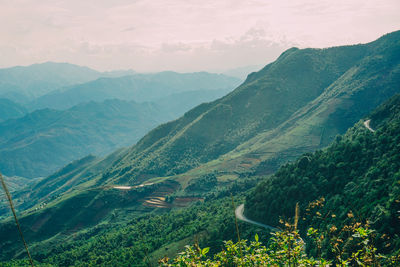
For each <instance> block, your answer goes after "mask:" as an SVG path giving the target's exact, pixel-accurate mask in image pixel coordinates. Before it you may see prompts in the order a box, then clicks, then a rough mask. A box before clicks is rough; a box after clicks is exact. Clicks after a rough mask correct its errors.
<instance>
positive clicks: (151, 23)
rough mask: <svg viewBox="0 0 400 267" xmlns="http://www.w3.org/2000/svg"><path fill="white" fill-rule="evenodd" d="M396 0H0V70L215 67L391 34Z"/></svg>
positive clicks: (399, 8)
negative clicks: (50, 64)
mask: <svg viewBox="0 0 400 267" xmlns="http://www.w3.org/2000/svg"><path fill="white" fill-rule="evenodd" d="M399 14H400V0H385V1H380V0H333V1H331V0H313V1H311V0H65V1H62V0H0V36H1V38H0V59H1V60H0V67H9V66H14V65H28V64H32V63H37V62H44V61H56V62H70V63H74V64H79V65H85V66H89V67H92V68H96V69H99V70H111V69H134V70H137V71H159V70H176V71H198V70H210V71H215V70H224V69H230V68H236V67H240V66H246V65H255V64H266V63H268V62H270V61H272V60H273V59H275V58H276V57H277V56H278V55H279V54H280V53H281V52H282V51H283V50H284V49H286V48H289V47H291V46H298V47H327V46H335V45H343V44H354V43H360V42H361V43H362V42H369V41H372V40H374V39H376V38H378V37H379V36H381V35H383V34H385V33H388V32H391V31H395V30H400V15H399Z"/></svg>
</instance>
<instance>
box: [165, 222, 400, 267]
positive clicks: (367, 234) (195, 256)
mask: <svg viewBox="0 0 400 267" xmlns="http://www.w3.org/2000/svg"><path fill="white" fill-rule="evenodd" d="M374 232H375V231H374V230H371V229H369V225H362V224H361V223H358V222H354V223H352V224H351V225H345V226H344V227H343V229H337V228H336V227H335V226H332V227H331V229H330V231H329V232H322V233H321V232H319V230H317V229H314V228H312V227H310V228H309V229H308V233H307V236H308V237H309V238H308V242H310V243H311V244H309V243H307V244H305V243H304V241H303V239H302V238H301V236H300V234H299V231H298V230H297V229H296V226H295V225H290V224H288V223H286V224H285V227H284V230H282V231H278V232H274V233H272V234H271V235H272V237H271V238H270V240H269V241H268V246H263V245H262V244H261V242H259V237H258V235H257V234H256V235H255V241H251V242H250V244H249V243H248V242H247V241H246V240H242V241H240V242H238V243H234V242H232V241H225V242H224V243H225V246H224V248H223V250H222V251H221V252H219V253H217V254H215V255H214V256H213V257H210V256H208V255H207V253H208V251H209V249H210V248H208V247H207V248H203V249H201V248H200V247H199V245H198V244H197V243H196V244H195V245H194V246H189V245H188V246H186V250H185V251H184V252H181V253H179V256H177V257H176V258H175V259H174V260H170V259H169V258H168V257H164V258H162V259H160V261H159V265H160V266H180V267H182V266H215V267H217V266H299V267H300V266H330V265H331V264H334V265H335V266H398V265H399V264H400V251H398V252H397V253H396V254H394V255H391V256H387V255H383V254H380V253H379V252H378V251H377V248H376V247H375V246H374V241H375V236H374ZM343 234H345V237H341V236H340V235H343ZM321 242H329V243H330V244H332V253H333V254H334V255H335V256H334V258H333V259H332V260H327V259H324V258H323V257H321V255H320V254H317V255H316V256H315V257H313V256H309V255H307V253H306V251H305V249H304V248H305V247H308V248H309V247H315V248H316V249H317V250H318V249H320V248H321V247H320V243H321ZM343 244H346V245H343Z"/></svg>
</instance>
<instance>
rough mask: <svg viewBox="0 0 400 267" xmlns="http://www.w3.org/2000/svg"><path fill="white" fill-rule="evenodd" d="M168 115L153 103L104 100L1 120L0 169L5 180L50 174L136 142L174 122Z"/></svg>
mask: <svg viewBox="0 0 400 267" xmlns="http://www.w3.org/2000/svg"><path fill="white" fill-rule="evenodd" d="M166 113H167V112H163V110H161V109H160V108H159V107H158V106H156V105H154V104H149V103H145V104H138V103H135V102H126V101H121V100H107V101H105V102H103V103H95V102H91V103H87V104H82V105H78V106H76V107H73V108H71V109H69V110H66V111H56V110H50V109H43V110H38V111H35V112H33V113H29V114H28V115H26V116H25V117H22V118H19V119H16V120H8V121H5V122H3V123H0V169H1V170H2V172H3V173H4V174H6V175H8V176H13V175H18V176H23V177H38V176H45V175H49V174H50V173H52V172H54V171H55V170H57V169H58V168H60V167H61V166H63V165H65V164H67V163H68V162H70V161H71V160H74V159H76V158H80V157H83V156H85V155H87V154H89V153H94V154H97V155H99V154H105V153H109V152H111V151H112V150H114V149H116V148H118V147H122V146H126V145H128V144H132V143H134V142H136V141H137V140H138V139H139V138H140V137H142V136H143V135H144V134H145V133H146V132H147V131H148V130H149V129H151V128H152V127H154V126H155V125H157V124H159V123H161V122H163V121H166V120H169V119H171V118H172V117H170V116H168V115H167V114H166Z"/></svg>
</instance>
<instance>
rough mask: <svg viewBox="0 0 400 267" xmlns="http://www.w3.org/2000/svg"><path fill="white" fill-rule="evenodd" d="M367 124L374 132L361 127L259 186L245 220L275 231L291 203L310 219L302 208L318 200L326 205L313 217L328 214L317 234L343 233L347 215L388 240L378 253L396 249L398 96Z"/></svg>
mask: <svg viewBox="0 0 400 267" xmlns="http://www.w3.org/2000/svg"><path fill="white" fill-rule="evenodd" d="M369 118H371V119H372V121H373V127H375V128H376V131H375V132H371V131H369V130H368V129H366V127H365V126H364V125H363V123H362V122H360V123H358V124H356V126H354V127H353V128H351V129H349V130H348V132H347V133H346V135H344V136H343V137H342V136H338V137H337V138H336V140H335V142H334V143H333V144H332V145H330V146H329V147H328V148H327V149H325V150H320V151H316V152H315V153H313V154H305V155H303V156H302V157H301V158H300V159H298V160H297V161H296V162H294V163H290V164H286V165H284V166H282V167H281V168H280V169H279V170H278V171H277V172H276V173H275V174H274V175H273V176H271V177H270V178H268V179H265V181H263V182H261V183H260V184H259V185H258V186H257V187H256V188H255V189H254V190H253V191H252V192H251V193H249V194H248V196H247V199H246V205H245V206H246V209H245V210H246V211H247V215H248V216H249V217H250V218H252V219H255V220H258V221H261V222H263V223H266V224H270V225H277V224H278V221H279V220H280V217H281V216H283V217H284V218H288V217H290V216H291V210H292V209H293V206H294V205H295V203H297V202H299V203H300V207H301V210H303V211H304V212H308V213H309V212H310V211H309V207H308V206H307V204H308V203H309V202H311V201H313V200H314V199H317V198H320V197H323V198H324V199H326V203H327V205H325V206H324V208H323V209H322V210H321V211H319V213H318V214H313V217H312V218H314V220H319V219H321V216H322V215H321V214H327V217H323V216H322V218H324V220H323V221H321V223H320V227H321V228H329V227H330V226H331V225H332V224H334V225H335V226H336V227H337V228H343V227H344V225H345V224H346V223H347V222H348V220H349V218H348V213H349V210H351V212H352V214H354V216H355V217H356V218H357V219H358V220H360V221H363V222H365V221H368V222H369V224H370V225H371V227H372V228H374V229H375V230H376V231H377V237H378V238H381V237H383V236H384V237H386V238H387V240H380V241H379V243H377V244H376V245H377V247H378V248H380V249H382V248H384V251H386V252H390V251H395V250H398V249H400V238H399V237H400V232H399V228H398V227H397V226H398V224H399V213H398V211H399V210H400V147H399V143H400V95H397V96H395V97H393V98H392V99H391V100H390V101H388V102H387V103H385V104H383V105H382V106H381V107H379V108H378V109H377V110H376V111H374V112H373V113H372V114H371V115H370V117H369ZM333 215H334V216H333ZM300 228H301V229H304V228H305V226H300ZM325 245H326V244H325ZM328 255H329V253H328Z"/></svg>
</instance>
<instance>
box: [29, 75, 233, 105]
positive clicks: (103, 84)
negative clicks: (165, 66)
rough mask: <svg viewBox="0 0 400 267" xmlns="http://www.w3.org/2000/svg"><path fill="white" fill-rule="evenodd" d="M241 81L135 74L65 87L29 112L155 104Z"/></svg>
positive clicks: (221, 77) (227, 88) (222, 77)
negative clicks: (94, 104)
mask: <svg viewBox="0 0 400 267" xmlns="http://www.w3.org/2000/svg"><path fill="white" fill-rule="evenodd" d="M240 82H241V80H240V79H238V78H234V77H229V76H226V75H223V74H212V73H207V72H198V73H176V72H160V73H154V74H135V75H129V76H123V77H117V78H100V79H97V80H95V81H91V82H88V83H84V84H78V85H73V86H69V87H64V88H62V89H59V90H56V91H52V92H50V93H48V94H46V95H43V96H41V97H39V98H37V99H35V100H34V101H32V102H31V103H29V105H28V106H29V108H30V109H31V110H34V109H39V108H53V109H67V108H70V107H72V106H74V105H76V104H79V103H83V102H88V101H104V100H106V99H114V98H116V99H123V100H133V101H136V102H145V101H155V100H158V99H160V98H164V97H166V96H169V95H171V94H178V93H183V92H191V91H202V90H224V91H225V92H229V91H231V90H233V89H234V88H235V87H236V86H238V85H239V84H240Z"/></svg>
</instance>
